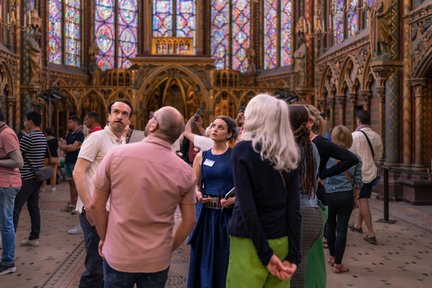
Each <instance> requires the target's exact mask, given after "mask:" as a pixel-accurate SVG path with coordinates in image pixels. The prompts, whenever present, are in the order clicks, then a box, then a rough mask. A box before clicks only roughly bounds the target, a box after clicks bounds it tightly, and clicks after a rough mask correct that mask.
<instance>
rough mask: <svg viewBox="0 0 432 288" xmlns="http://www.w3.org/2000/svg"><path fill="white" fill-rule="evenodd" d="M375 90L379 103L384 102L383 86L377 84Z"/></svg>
mask: <svg viewBox="0 0 432 288" xmlns="http://www.w3.org/2000/svg"><path fill="white" fill-rule="evenodd" d="M384 85H385V83H384ZM376 92H377V96H378V99H379V101H380V103H384V101H385V86H378V87H377V88H376Z"/></svg>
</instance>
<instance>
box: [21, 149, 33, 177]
mask: <svg viewBox="0 0 432 288" xmlns="http://www.w3.org/2000/svg"><path fill="white" fill-rule="evenodd" d="M22 156H23V159H24V162H27V164H29V166H30V169H31V170H32V171H33V173H34V174H35V176H36V170H35V169H34V167H33V165H32V163H31V162H30V160H28V159H27V158H26V157H25V153H23V154H22Z"/></svg>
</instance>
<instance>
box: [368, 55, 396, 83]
mask: <svg viewBox="0 0 432 288" xmlns="http://www.w3.org/2000/svg"><path fill="white" fill-rule="evenodd" d="M370 67H371V70H372V73H373V75H374V77H375V79H376V81H377V84H378V85H377V86H378V87H385V83H386V82H387V80H388V79H389V78H390V77H391V76H392V75H393V74H394V73H396V72H397V71H399V70H401V69H402V67H403V66H402V62H400V61H372V62H371V63H370Z"/></svg>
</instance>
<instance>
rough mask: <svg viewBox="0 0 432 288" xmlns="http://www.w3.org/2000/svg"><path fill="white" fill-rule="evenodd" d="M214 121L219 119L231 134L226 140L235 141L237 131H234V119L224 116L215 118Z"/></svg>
mask: <svg viewBox="0 0 432 288" xmlns="http://www.w3.org/2000/svg"><path fill="white" fill-rule="evenodd" d="M216 119H221V120H223V121H224V122H225V123H226V124H227V127H228V133H232V135H231V137H230V138H229V139H228V140H231V139H236V137H237V131H236V124H235V121H234V119H232V118H231V117H229V116H225V115H219V116H216V117H215V120H216Z"/></svg>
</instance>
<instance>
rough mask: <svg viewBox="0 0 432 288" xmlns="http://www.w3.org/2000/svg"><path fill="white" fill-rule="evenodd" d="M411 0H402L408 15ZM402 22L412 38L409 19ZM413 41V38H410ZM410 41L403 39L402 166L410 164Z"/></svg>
mask: <svg viewBox="0 0 432 288" xmlns="http://www.w3.org/2000/svg"><path fill="white" fill-rule="evenodd" d="M411 4H412V0H403V6H402V7H403V8H402V9H403V14H402V15H408V14H409V13H410V12H411V8H412V6H411ZM402 22H403V34H404V35H405V36H404V37H405V39H412V38H411V37H412V33H411V23H410V22H409V21H406V20H405V21H402ZM412 41H414V40H412ZM412 41H404V43H403V63H404V70H403V88H402V91H403V96H402V103H403V104H402V106H403V111H402V112H403V114H402V115H403V121H402V127H403V128H402V130H403V163H404V166H407V165H411V163H412V150H413V145H412V126H413V125H412V103H411V89H410V88H411V87H410V80H409V79H410V77H411V71H412V58H411V57H412V55H411V53H412V47H411V45H412V43H413V42H412Z"/></svg>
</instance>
